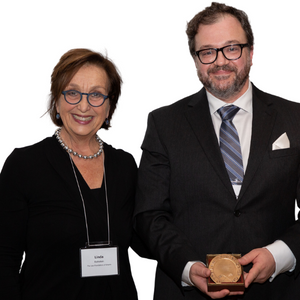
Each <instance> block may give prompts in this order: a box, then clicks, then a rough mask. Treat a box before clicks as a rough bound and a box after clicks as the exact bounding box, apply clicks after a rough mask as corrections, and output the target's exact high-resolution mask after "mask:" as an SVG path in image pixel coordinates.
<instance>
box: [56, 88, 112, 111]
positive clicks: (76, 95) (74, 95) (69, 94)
mask: <svg viewBox="0 0 300 300" xmlns="http://www.w3.org/2000/svg"><path fill="white" fill-rule="evenodd" d="M62 94H63V95H64V97H65V100H66V101H67V102H68V103H69V104H72V105H75V104H78V103H79V102H80V101H81V100H82V95H86V97H87V102H88V103H89V104H90V105H91V106H94V107H98V106H101V105H102V104H103V103H104V101H105V100H106V99H107V98H108V96H106V95H103V94H101V93H99V92H93V93H81V92H78V91H76V90H68V91H63V92H62Z"/></svg>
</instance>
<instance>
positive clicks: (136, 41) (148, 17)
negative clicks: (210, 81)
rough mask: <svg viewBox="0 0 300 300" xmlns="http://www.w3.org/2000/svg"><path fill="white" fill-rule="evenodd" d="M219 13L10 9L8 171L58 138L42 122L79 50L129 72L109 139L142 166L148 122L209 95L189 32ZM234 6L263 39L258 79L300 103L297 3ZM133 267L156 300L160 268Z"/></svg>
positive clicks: (182, 7) (6, 23) (50, 6)
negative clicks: (58, 79)
mask: <svg viewBox="0 0 300 300" xmlns="http://www.w3.org/2000/svg"><path fill="white" fill-rule="evenodd" d="M210 3H211V1H206V0H201V1H200V0H197V1H196V0H190V1H189V0H187V1H177V0H173V1H171V0H167V1H163V0H160V1H158V0H154V1H137V0H136V1H130V0H127V1H123V0H110V1H101V0H98V1H92V0H85V1H84V2H83V1H78V0H72V1H71V0H59V1H58V0H52V1H38V0H36V1H33V0H28V1H21V0H17V1H2V2H1V4H0V11H1V19H0V28H1V32H0V34H1V48H0V54H1V74H2V76H1V118H0V126H1V136H2V143H1V152H0V154H1V155H0V167H1V168H2V165H3V163H4V161H5V159H6V157H7V156H8V155H9V154H10V153H11V152H12V150H13V149H14V148H15V147H23V146H26V145H30V144H33V143H35V142H38V141H40V140H42V139H44V138H45V137H47V136H51V135H52V134H53V133H54V131H55V126H54V125H53V124H52V123H51V121H50V118H49V116H48V115H45V116H44V117H41V116H42V115H43V114H44V113H45V112H46V110H47V102H48V95H49V91H50V76H51V73H52V70H53V68H54V66H55V65H56V63H57V62H58V60H59V58H60V57H61V55H62V54H63V53H65V52H66V51H68V50H69V49H72V48H89V49H92V50H94V51H98V52H102V53H104V54H107V55H108V57H109V58H110V59H112V60H113V61H114V62H115V64H116V65H117V67H118V68H119V70H120V72H121V75H122V78H123V81H124V84H123V88H122V95H121V98H120V99H119V105H118V107H117V110H116V112H115V115H114V117H113V119H112V128H111V129H110V130H109V131H104V130H100V131H99V136H100V137H101V138H102V139H103V140H104V141H106V142H107V143H109V144H112V145H113V146H114V147H115V148H122V149H124V150H126V151H128V152H130V153H132V154H133V156H134V157H135V159H136V162H137V163H138V164H139V161H140V156H141V149H140V145H141V143H142V140H143V137H144V134H145V130H146V123H147V115H148V113H149V112H150V111H151V110H153V109H155V108H158V107H160V106H163V105H168V104H171V103H173V102H175V101H177V100H179V99H181V98H183V97H185V96H187V95H190V94H192V93H195V92H197V91H198V90H199V89H200V88H201V87H202V85H201V84H200V82H199V80H198V78H197V75H196V68H195V66H194V62H193V60H192V58H191V56H190V54H189V50H188V45H187V37H186V34H185V30H186V23H187V22H188V21H189V20H190V19H191V18H192V17H193V16H194V15H195V14H196V13H198V12H199V11H200V10H202V9H204V8H205V7H206V6H209V5H210ZM225 3H226V4H228V5H232V6H235V7H237V8H240V9H242V10H244V11H245V12H246V13H247V14H248V16H249V19H250V22H251V25H252V28H253V31H254V40H255V45H254V59H253V67H252V70H251V74H250V79H251V80H252V81H253V82H254V83H255V85H256V86H257V87H258V88H260V89H262V90H264V91H266V92H269V93H272V94H275V95H278V96H281V97H284V98H286V99H290V100H293V101H296V102H299V101H300V95H299V92H298V90H299V83H298V78H297V77H296V73H297V71H298V69H299V66H300V65H299V46H300V40H299V37H298V28H299V23H298V22H299V14H298V9H297V7H296V3H295V1H294V0H285V1H274V0H264V1H260V2H255V4H254V2H253V1H240V0H228V1H227V2H225ZM299 117H300V116H299ZM178 138H179V139H180V137H178ZM199 230H201V228H199ZM130 258H131V266H132V272H133V276H134V279H135V283H136V286H137V289H138V293H139V298H140V299H141V300H150V299H152V295H153V287H154V273H155V267H156V263H155V262H154V261H150V260H146V259H142V258H140V257H138V256H137V255H136V254H135V253H133V252H132V251H131V252H130Z"/></svg>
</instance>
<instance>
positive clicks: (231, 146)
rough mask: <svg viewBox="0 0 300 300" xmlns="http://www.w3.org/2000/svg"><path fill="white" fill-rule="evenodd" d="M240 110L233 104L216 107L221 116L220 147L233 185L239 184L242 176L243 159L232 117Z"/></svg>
mask: <svg viewBox="0 0 300 300" xmlns="http://www.w3.org/2000/svg"><path fill="white" fill-rule="evenodd" d="M239 110H240V108H239V107H236V106H234V105H229V106H223V107H221V108H220V109H218V113H219V114H220V116H221V118H222V124H221V128H220V149H221V153H222V156H223V159H224V163H225V167H226V169H227V172H228V175H229V178H230V181H231V183H232V184H233V185H241V184H242V182H243V178H244V168H243V159H242V152H241V145H240V140H239V135H238V132H237V130H236V128H235V126H234V125H233V123H232V119H233V118H234V116H235V115H236V113H237V112H238V111H239Z"/></svg>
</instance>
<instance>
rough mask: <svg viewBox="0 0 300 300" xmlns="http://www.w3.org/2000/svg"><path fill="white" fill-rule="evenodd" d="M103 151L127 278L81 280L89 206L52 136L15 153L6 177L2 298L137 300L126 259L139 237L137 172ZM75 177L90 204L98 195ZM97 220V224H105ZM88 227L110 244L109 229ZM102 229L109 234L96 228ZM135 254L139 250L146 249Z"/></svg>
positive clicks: (2, 178) (0, 240)
mask: <svg viewBox="0 0 300 300" xmlns="http://www.w3.org/2000/svg"><path fill="white" fill-rule="evenodd" d="M104 152H105V169H106V177H107V193H108V202H109V212H110V225H111V239H112V242H113V244H114V245H117V246H119V261H120V275H119V276H110V277H94V278H84V279H82V278H81V277H80V264H79V248H81V247H84V246H85V243H86V241H87V237H86V230H85V222H84V215H83V208H82V202H81V198H80V195H79V191H78V187H77V184H76V180H75V176H74V173H73V171H72V167H71V163H70V159H69V157H68V154H67V153H66V152H65V150H63V149H62V147H61V146H60V145H59V143H58V142H57V141H56V139H55V137H51V138H47V139H45V140H43V141H42V142H40V143H38V144H35V145H33V146H29V147H25V148H22V149H16V150H14V152H13V153H12V154H11V155H10V156H9V157H8V159H7V161H6V163H5V165H4V167H3V170H2V173H1V175H0V197H1V198H0V228H1V231H0V295H1V299H10V300H11V299H30V300H33V299H43V300H45V299H64V300H65V299H126V300H127V299H137V293H136V289H135V286H134V282H133V279H132V276H131V270H130V264H129V259H128V252H127V250H128V247H129V246H130V245H132V238H133V232H132V213H133V207H134V193H135V183H136V171H137V168H136V164H135V161H134V159H133V157H132V156H131V155H130V154H128V153H126V152H124V151H122V150H116V149H114V148H112V147H111V146H109V145H107V144H104ZM76 172H77V176H78V180H79V184H80V187H81V190H82V194H83V197H84V200H85V202H86V205H88V202H89V201H92V198H93V195H92V191H91V190H90V189H89V187H88V185H87V184H86V182H85V181H84V179H83V177H82V176H81V175H80V173H79V172H78V170H77V169H76ZM94 213H95V219H96V221H97V218H99V220H100V219H101V217H103V216H104V217H106V214H105V213H103V212H100V211H95V212H94ZM89 221H90V223H89ZM88 224H89V227H90V228H91V230H92V229H93V230H94V231H96V232H98V231H100V232H101V231H102V232H103V233H104V238H103V239H104V240H107V239H106V237H107V235H106V234H107V226H106V222H102V223H97V224H96V225H95V224H93V221H92V218H91V219H89V217H88ZM98 224H100V225H101V224H102V225H103V228H100V226H99V228H95V226H97V225H98ZM93 227H94V228H93ZM98 229H99V230H98ZM133 247H134V249H135V250H137V251H140V248H139V245H136V244H134V245H133ZM141 249H142V248H141ZM24 251H25V253H26V257H25V263H24V265H23V267H22V270H21V273H20V275H19V268H20V263H21V259H22V254H23V252H24ZM141 254H143V253H141Z"/></svg>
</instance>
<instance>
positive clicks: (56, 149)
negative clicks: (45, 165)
mask: <svg viewBox="0 0 300 300" xmlns="http://www.w3.org/2000/svg"><path fill="white" fill-rule="evenodd" d="M45 153H46V157H47V159H48V161H49V162H50V164H51V165H52V167H53V168H54V169H55V171H56V172H57V175H58V176H59V177H60V178H61V180H62V181H63V182H64V183H65V185H66V190H67V191H68V192H69V193H70V194H71V195H70V196H71V197H72V198H74V199H79V200H80V202H81V199H80V195H79V192H78V187H77V184H76V179H75V176H74V172H73V169H72V165H71V162H70V159H69V156H68V154H67V152H66V151H65V150H63V149H62V147H61V146H60V145H59V143H58V142H57V141H56V138H55V137H52V138H51V139H49V143H48V144H47V145H45ZM53 188H55V187H53ZM58 192H59V191H58Z"/></svg>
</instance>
